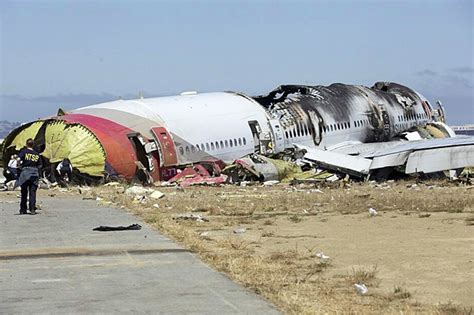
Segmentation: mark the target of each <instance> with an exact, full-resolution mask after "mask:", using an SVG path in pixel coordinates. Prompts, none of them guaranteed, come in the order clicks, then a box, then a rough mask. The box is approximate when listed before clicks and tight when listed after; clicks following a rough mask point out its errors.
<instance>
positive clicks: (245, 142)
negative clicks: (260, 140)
mask: <svg viewBox="0 0 474 315" xmlns="http://www.w3.org/2000/svg"><path fill="white" fill-rule="evenodd" d="M242 141H243V142H244V145H246V144H247V140H246V139H245V137H244V139H243V140H242Z"/></svg>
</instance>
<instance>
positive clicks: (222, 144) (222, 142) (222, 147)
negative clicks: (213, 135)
mask: <svg viewBox="0 0 474 315" xmlns="http://www.w3.org/2000/svg"><path fill="white" fill-rule="evenodd" d="M221 149H224V141H222V140H221Z"/></svg>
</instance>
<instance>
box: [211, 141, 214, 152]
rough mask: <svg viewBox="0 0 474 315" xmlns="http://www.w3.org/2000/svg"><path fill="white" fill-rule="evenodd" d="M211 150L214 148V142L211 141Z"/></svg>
mask: <svg viewBox="0 0 474 315" xmlns="http://www.w3.org/2000/svg"><path fill="white" fill-rule="evenodd" d="M211 150H214V142H211Z"/></svg>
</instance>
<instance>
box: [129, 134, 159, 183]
mask: <svg viewBox="0 0 474 315" xmlns="http://www.w3.org/2000/svg"><path fill="white" fill-rule="evenodd" d="M127 137H128V139H129V140H130V142H131V143H132V145H133V148H134V149H135V154H136V156H137V161H136V162H135V163H136V165H137V172H136V175H135V176H136V177H137V179H138V180H139V181H140V182H142V183H151V182H153V180H152V179H151V176H150V173H149V170H150V160H149V158H148V155H147V153H146V149H145V145H146V143H145V140H144V139H143V137H142V136H141V135H140V134H139V133H131V134H128V135H127Z"/></svg>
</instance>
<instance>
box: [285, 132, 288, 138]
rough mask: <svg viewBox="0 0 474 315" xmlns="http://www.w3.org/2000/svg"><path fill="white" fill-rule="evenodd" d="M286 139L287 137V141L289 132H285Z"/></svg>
mask: <svg viewBox="0 0 474 315" xmlns="http://www.w3.org/2000/svg"><path fill="white" fill-rule="evenodd" d="M285 137H286V139H288V131H287V130H285Z"/></svg>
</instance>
